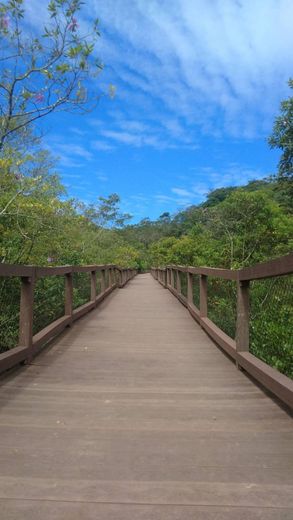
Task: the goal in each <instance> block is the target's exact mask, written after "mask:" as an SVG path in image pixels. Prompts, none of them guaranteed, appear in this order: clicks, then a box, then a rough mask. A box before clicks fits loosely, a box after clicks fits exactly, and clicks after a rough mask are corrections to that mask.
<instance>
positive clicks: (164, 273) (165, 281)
mask: <svg viewBox="0 0 293 520" xmlns="http://www.w3.org/2000/svg"><path fill="white" fill-rule="evenodd" d="M163 275H164V287H165V289H167V284H168V280H167V269H166V268H165V270H164V271H163Z"/></svg>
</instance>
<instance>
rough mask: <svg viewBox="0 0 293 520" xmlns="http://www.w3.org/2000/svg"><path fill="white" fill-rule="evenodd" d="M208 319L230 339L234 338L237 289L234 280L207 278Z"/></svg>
mask: <svg viewBox="0 0 293 520" xmlns="http://www.w3.org/2000/svg"><path fill="white" fill-rule="evenodd" d="M207 296H208V318H209V319H210V320H212V321H213V322H214V323H215V325H217V327H219V328H220V329H221V330H222V331H223V332H225V334H227V335H228V336H230V338H232V339H235V336H236V317H237V287H236V282H235V281H234V280H224V279H221V278H217V277H215V278H214V277H210V276H209V277H208V287H207Z"/></svg>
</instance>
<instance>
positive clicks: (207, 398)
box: [0, 275, 293, 520]
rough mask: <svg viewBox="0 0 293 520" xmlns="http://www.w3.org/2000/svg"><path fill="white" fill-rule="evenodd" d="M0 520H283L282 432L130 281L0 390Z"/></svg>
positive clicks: (160, 304)
mask: <svg viewBox="0 0 293 520" xmlns="http://www.w3.org/2000/svg"><path fill="white" fill-rule="evenodd" d="M0 395H1V406H2V413H1V416H0V417H1V426H0V450H1V460H0V473H1V478H0V516H1V518H3V520H12V519H13V520H18V519H19V520H20V519H21V520H49V519H50V520H53V519H54V520H59V519H62V520H81V519H82V520H105V519H107V520H129V519H133V520H136V519H137V520H141V519H143V520H179V519H180V520H181V519H182V520H203V519H204V520H211V519H213V520H214V519H216V520H224V519H225V520H236V519H237V520H244V519H245V520H246V519H249V520H255V519H257V520H259V519H265V520H285V519H286V520H289V519H290V520H292V518H293V486H292V484H293V458H292V444H293V443H292V437H293V436H292V419H291V418H290V417H289V416H288V415H287V414H286V412H285V411H284V410H283V409H282V408H280V407H279V406H278V404H277V403H275V402H274V401H273V400H272V399H270V398H269V397H268V396H266V395H265V394H264V393H263V391H262V390H261V389H260V388H258V387H257V386H256V385H255V384H254V383H253V382H251V381H250V380H249V379H248V378H247V377H246V376H245V375H244V374H243V373H242V372H240V371H237V370H236V368H235V366H234V364H233V363H232V362H231V361H230V360H229V359H228V358H227V357H226V356H225V355H224V354H223V353H222V352H221V351H220V350H219V349H218V348H217V347H216V346H215V345H214V344H213V343H212V341H211V340H210V339H209V338H208V336H206V334H205V333H204V332H203V331H202V330H201V329H200V327H199V326H198V325H197V324H196V323H195V322H194V321H193V319H192V318H191V317H190V315H189V314H188V312H187V310H186V309H185V308H184V307H183V306H182V305H181V304H180V303H179V302H178V301H177V300H176V298H175V297H174V296H172V295H171V294H170V293H169V292H168V291H167V290H165V289H163V288H162V287H161V286H160V285H159V284H158V283H157V282H155V281H154V280H153V279H152V278H151V276H150V275H141V276H138V277H136V278H135V279H134V280H132V281H131V282H130V283H129V285H127V286H126V287H125V288H124V289H121V290H117V291H115V292H114V293H113V294H112V295H111V296H110V297H109V298H108V300H107V301H106V302H104V304H103V305H102V306H100V307H99V308H98V309H97V310H95V311H93V312H91V313H90V314H88V315H87V316H86V317H84V318H83V319H81V320H80V321H79V322H77V323H76V324H75V325H74V327H73V328H72V329H68V330H67V331H66V332H65V333H63V334H62V336H59V338H58V340H57V341H56V342H55V344H53V346H51V347H50V348H47V349H45V350H44V351H43V353H42V354H40V355H39V356H38V357H37V358H35V360H34V363H33V364H32V365H30V366H27V367H22V368H21V369H19V370H17V371H14V372H13V373H11V374H10V375H9V377H6V378H4V379H2V382H1V389H0Z"/></svg>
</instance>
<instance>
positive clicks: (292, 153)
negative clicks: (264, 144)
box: [269, 79, 293, 180]
mask: <svg viewBox="0 0 293 520" xmlns="http://www.w3.org/2000/svg"><path fill="white" fill-rule="evenodd" d="M288 84H289V87H290V88H291V89H293V79H290V80H289V82H288ZM269 144H270V146H271V148H280V149H281V151H282V155H281V158H280V162H279V176H280V177H281V178H284V177H285V178H290V179H291V180H293V96H290V97H289V98H288V99H286V100H285V101H282V103H281V114H280V115H279V116H278V117H277V118H276V120H275V124H274V127H273V133H272V135H271V136H270V138H269Z"/></svg>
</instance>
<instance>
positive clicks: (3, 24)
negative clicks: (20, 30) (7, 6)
mask: <svg viewBox="0 0 293 520" xmlns="http://www.w3.org/2000/svg"><path fill="white" fill-rule="evenodd" d="M9 24H10V19H9V16H8V15H7V14H4V15H3V16H1V18H0V28H1V29H4V30H6V31H7V29H8V28H9Z"/></svg>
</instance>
